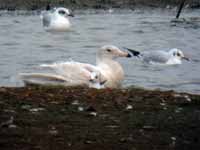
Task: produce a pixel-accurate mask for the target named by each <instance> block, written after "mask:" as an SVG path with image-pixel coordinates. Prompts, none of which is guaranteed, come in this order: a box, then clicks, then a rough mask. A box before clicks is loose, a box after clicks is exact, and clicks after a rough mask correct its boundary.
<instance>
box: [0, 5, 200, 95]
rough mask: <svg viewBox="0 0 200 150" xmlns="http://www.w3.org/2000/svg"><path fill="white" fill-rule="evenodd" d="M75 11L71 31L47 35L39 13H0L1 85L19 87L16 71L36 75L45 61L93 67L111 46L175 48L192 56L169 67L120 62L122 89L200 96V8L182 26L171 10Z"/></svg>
mask: <svg viewBox="0 0 200 150" xmlns="http://www.w3.org/2000/svg"><path fill="white" fill-rule="evenodd" d="M26 13H27V14H26ZM75 13H76V17H74V18H71V22H72V24H73V27H72V29H71V31H69V32H65V33H49V32H46V31H44V29H43V27H42V24H41V20H40V18H39V14H37V13H30V12H21V13H20V12H14V13H8V12H0V20H1V21H0V46H1V49H0V70H1V73H0V85H1V86H19V85H20V82H19V81H18V80H17V78H16V76H17V74H18V73H20V72H36V70H38V68H37V66H38V65H39V64H43V63H52V62H56V61H67V60H69V59H70V58H72V59H73V60H75V61H81V62H89V63H92V64H95V52H96V50H97V49H98V48H99V47H101V46H103V45H106V44H113V45H116V46H118V47H124V46H126V47H131V48H134V49H138V50H141V51H144V50H145V51H148V50H159V49H166V50H167V49H169V48H173V47H177V48H180V49H182V50H183V51H184V53H185V54H186V55H187V56H189V57H190V58H192V61H190V62H185V61H184V62H183V64H182V65H177V66H167V67H166V66H165V67H163V66H152V65H144V64H142V63H141V62H140V61H139V60H137V59H136V58H131V59H128V58H123V59H119V61H120V62H121V63H122V65H123V67H124V70H125V74H126V77H125V81H124V86H129V85H136V86H141V87H146V88H161V89H174V90H177V91H186V92H192V93H200V18H198V17H200V10H185V11H184V13H183V14H182V17H184V18H186V20H188V21H186V22H182V23H171V22H170V20H172V19H173V18H174V16H175V11H174V10H172V9H166V10H160V9H159V10H158V9H157V10H145V11H144V10H135V11H131V10H117V11H115V10H114V12H113V13H108V12H107V11H99V12H95V11H94V10H91V11H75ZM191 19H192V20H193V21H191Z"/></svg>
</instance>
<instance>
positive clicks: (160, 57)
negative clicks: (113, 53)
mask: <svg viewBox="0 0 200 150" xmlns="http://www.w3.org/2000/svg"><path fill="white" fill-rule="evenodd" d="M126 49H127V50H129V51H130V52H131V53H132V54H133V56H136V57H139V58H141V59H142V61H143V62H145V63H151V64H166V65H175V64H182V60H187V61H189V58H188V57H186V56H185V55H184V54H183V52H182V51H181V50H180V49H177V48H173V49H170V50H169V51H161V50H159V51H145V52H139V51H136V50H133V49H130V48H126Z"/></svg>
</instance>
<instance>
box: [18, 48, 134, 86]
mask: <svg viewBox="0 0 200 150" xmlns="http://www.w3.org/2000/svg"><path fill="white" fill-rule="evenodd" d="M117 57H131V55H130V54H129V53H128V52H125V51H122V50H120V49H119V48H117V47H116V46H113V45H106V46H103V47H101V48H100V49H99V50H98V51H97V54H96V65H91V64H87V63H80V62H74V61H70V62H65V63H54V64H44V65H41V67H43V68H46V69H50V70H53V71H54V72H55V73H54V74H52V73H51V74H50V73H22V74H20V78H21V79H22V80H23V81H24V82H25V83H32V84H54V85H55V84H56V85H65V86H77V85H85V86H88V87H93V88H117V87H119V86H120V85H121V82H122V80H123V79H124V71H123V68H122V66H121V65H120V63H118V62H117V61H116V60H115V58H117Z"/></svg>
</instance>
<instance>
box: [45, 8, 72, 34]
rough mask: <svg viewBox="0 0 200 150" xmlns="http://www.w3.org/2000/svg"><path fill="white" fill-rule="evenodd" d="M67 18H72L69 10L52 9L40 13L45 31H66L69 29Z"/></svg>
mask: <svg viewBox="0 0 200 150" xmlns="http://www.w3.org/2000/svg"><path fill="white" fill-rule="evenodd" d="M68 16H71V17H74V15H73V14H72V13H71V12H70V10H69V9H66V8H64V7H59V8H54V9H52V10H47V11H45V12H42V13H41V19H42V23H43V26H44V28H45V30H46V31H67V30H69V29H70V27H71V23H70V21H69V18H68Z"/></svg>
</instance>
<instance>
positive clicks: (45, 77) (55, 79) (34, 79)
mask: <svg viewBox="0 0 200 150" xmlns="http://www.w3.org/2000/svg"><path fill="white" fill-rule="evenodd" d="M19 77H20V78H21V79H22V80H23V81H24V83H25V84H53V85H66V84H68V81H67V80H65V78H63V77H62V76H59V75H55V74H48V73H21V74H19Z"/></svg>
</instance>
